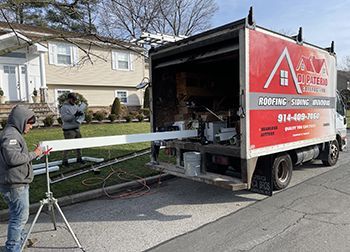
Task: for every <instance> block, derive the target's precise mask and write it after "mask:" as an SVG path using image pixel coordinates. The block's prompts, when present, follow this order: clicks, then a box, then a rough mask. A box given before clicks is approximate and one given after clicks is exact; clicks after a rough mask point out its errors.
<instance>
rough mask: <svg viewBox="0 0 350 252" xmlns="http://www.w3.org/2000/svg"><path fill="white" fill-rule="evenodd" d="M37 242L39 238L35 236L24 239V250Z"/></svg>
mask: <svg viewBox="0 0 350 252" xmlns="http://www.w3.org/2000/svg"><path fill="white" fill-rule="evenodd" d="M38 242H39V240H38V239H37V238H29V239H28V240H27V241H26V245H25V246H24V250H26V249H27V248H31V247H33V246H34V245H35V244H37V243H38Z"/></svg>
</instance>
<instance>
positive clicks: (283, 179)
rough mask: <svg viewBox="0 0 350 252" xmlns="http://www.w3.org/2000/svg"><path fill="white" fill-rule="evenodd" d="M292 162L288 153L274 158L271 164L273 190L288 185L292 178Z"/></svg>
mask: <svg viewBox="0 0 350 252" xmlns="http://www.w3.org/2000/svg"><path fill="white" fill-rule="evenodd" d="M292 172H293V164H292V159H291V158H290V156H289V155H288V154H282V155H279V156H277V157H276V158H275V160H274V161H273V165H272V180H273V187H274V189H275V190H281V189H283V188H286V187H287V186H288V185H289V182H290V180H291V178H292Z"/></svg>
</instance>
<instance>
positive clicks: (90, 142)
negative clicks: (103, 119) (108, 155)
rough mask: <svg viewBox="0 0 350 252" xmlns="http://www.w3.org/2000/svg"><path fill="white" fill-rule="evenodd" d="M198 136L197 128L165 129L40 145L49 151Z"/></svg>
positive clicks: (48, 142)
mask: <svg viewBox="0 0 350 252" xmlns="http://www.w3.org/2000/svg"><path fill="white" fill-rule="evenodd" d="M196 136H198V132H197V130H182V131H165V132H154V133H145V134H131V135H117V136H103V137H87V138H75V139H64V140H52V141H43V142H41V143H40V145H41V146H42V147H43V149H44V150H47V149H50V148H51V150H50V152H54V151H64V150H74V149H85V148H93V147H103V146H109V145H120V144H130V143H142V142H150V141H160V140H170V139H178V138H189V137H196Z"/></svg>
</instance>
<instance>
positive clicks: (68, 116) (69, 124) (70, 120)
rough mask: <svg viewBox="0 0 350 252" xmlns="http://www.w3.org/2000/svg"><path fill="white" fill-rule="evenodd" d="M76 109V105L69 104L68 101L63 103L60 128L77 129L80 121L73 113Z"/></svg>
mask: <svg viewBox="0 0 350 252" xmlns="http://www.w3.org/2000/svg"><path fill="white" fill-rule="evenodd" d="M77 111H78V106H77V105H75V104H73V105H72V104H70V103H69V102H68V101H66V102H65V103H63V105H62V107H61V109H60V114H61V118H62V129H63V130H74V129H79V127H80V123H79V122H78V121H77V118H76V117H75V113H76V112H77Z"/></svg>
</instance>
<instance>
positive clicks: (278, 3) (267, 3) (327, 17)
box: [212, 0, 350, 65]
mask: <svg viewBox="0 0 350 252" xmlns="http://www.w3.org/2000/svg"><path fill="white" fill-rule="evenodd" d="M216 2H217V4H218V6H219V11H218V12H217V13H216V14H215V16H214V17H213V19H212V24H213V27H217V26H220V25H223V24H226V23H229V22H232V21H235V20H238V19H241V18H243V17H245V16H246V15H247V14H248V11H249V7H250V6H253V9H254V17H255V21H256V23H257V25H259V26H263V27H265V28H268V29H271V30H274V31H278V32H284V33H288V34H296V33H297V32H298V29H299V27H300V26H301V27H303V36H304V40H305V41H307V42H309V43H312V44H316V45H318V46H321V47H329V46H330V43H331V41H332V40H334V41H335V51H336V53H337V59H338V65H341V64H342V62H343V59H344V57H345V56H350V0H343V1H342V0H338V1H335V0H328V1H325V0H323V1H320V0H318V1H316V0H293V1H291V0H250V1H248V0H216Z"/></svg>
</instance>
